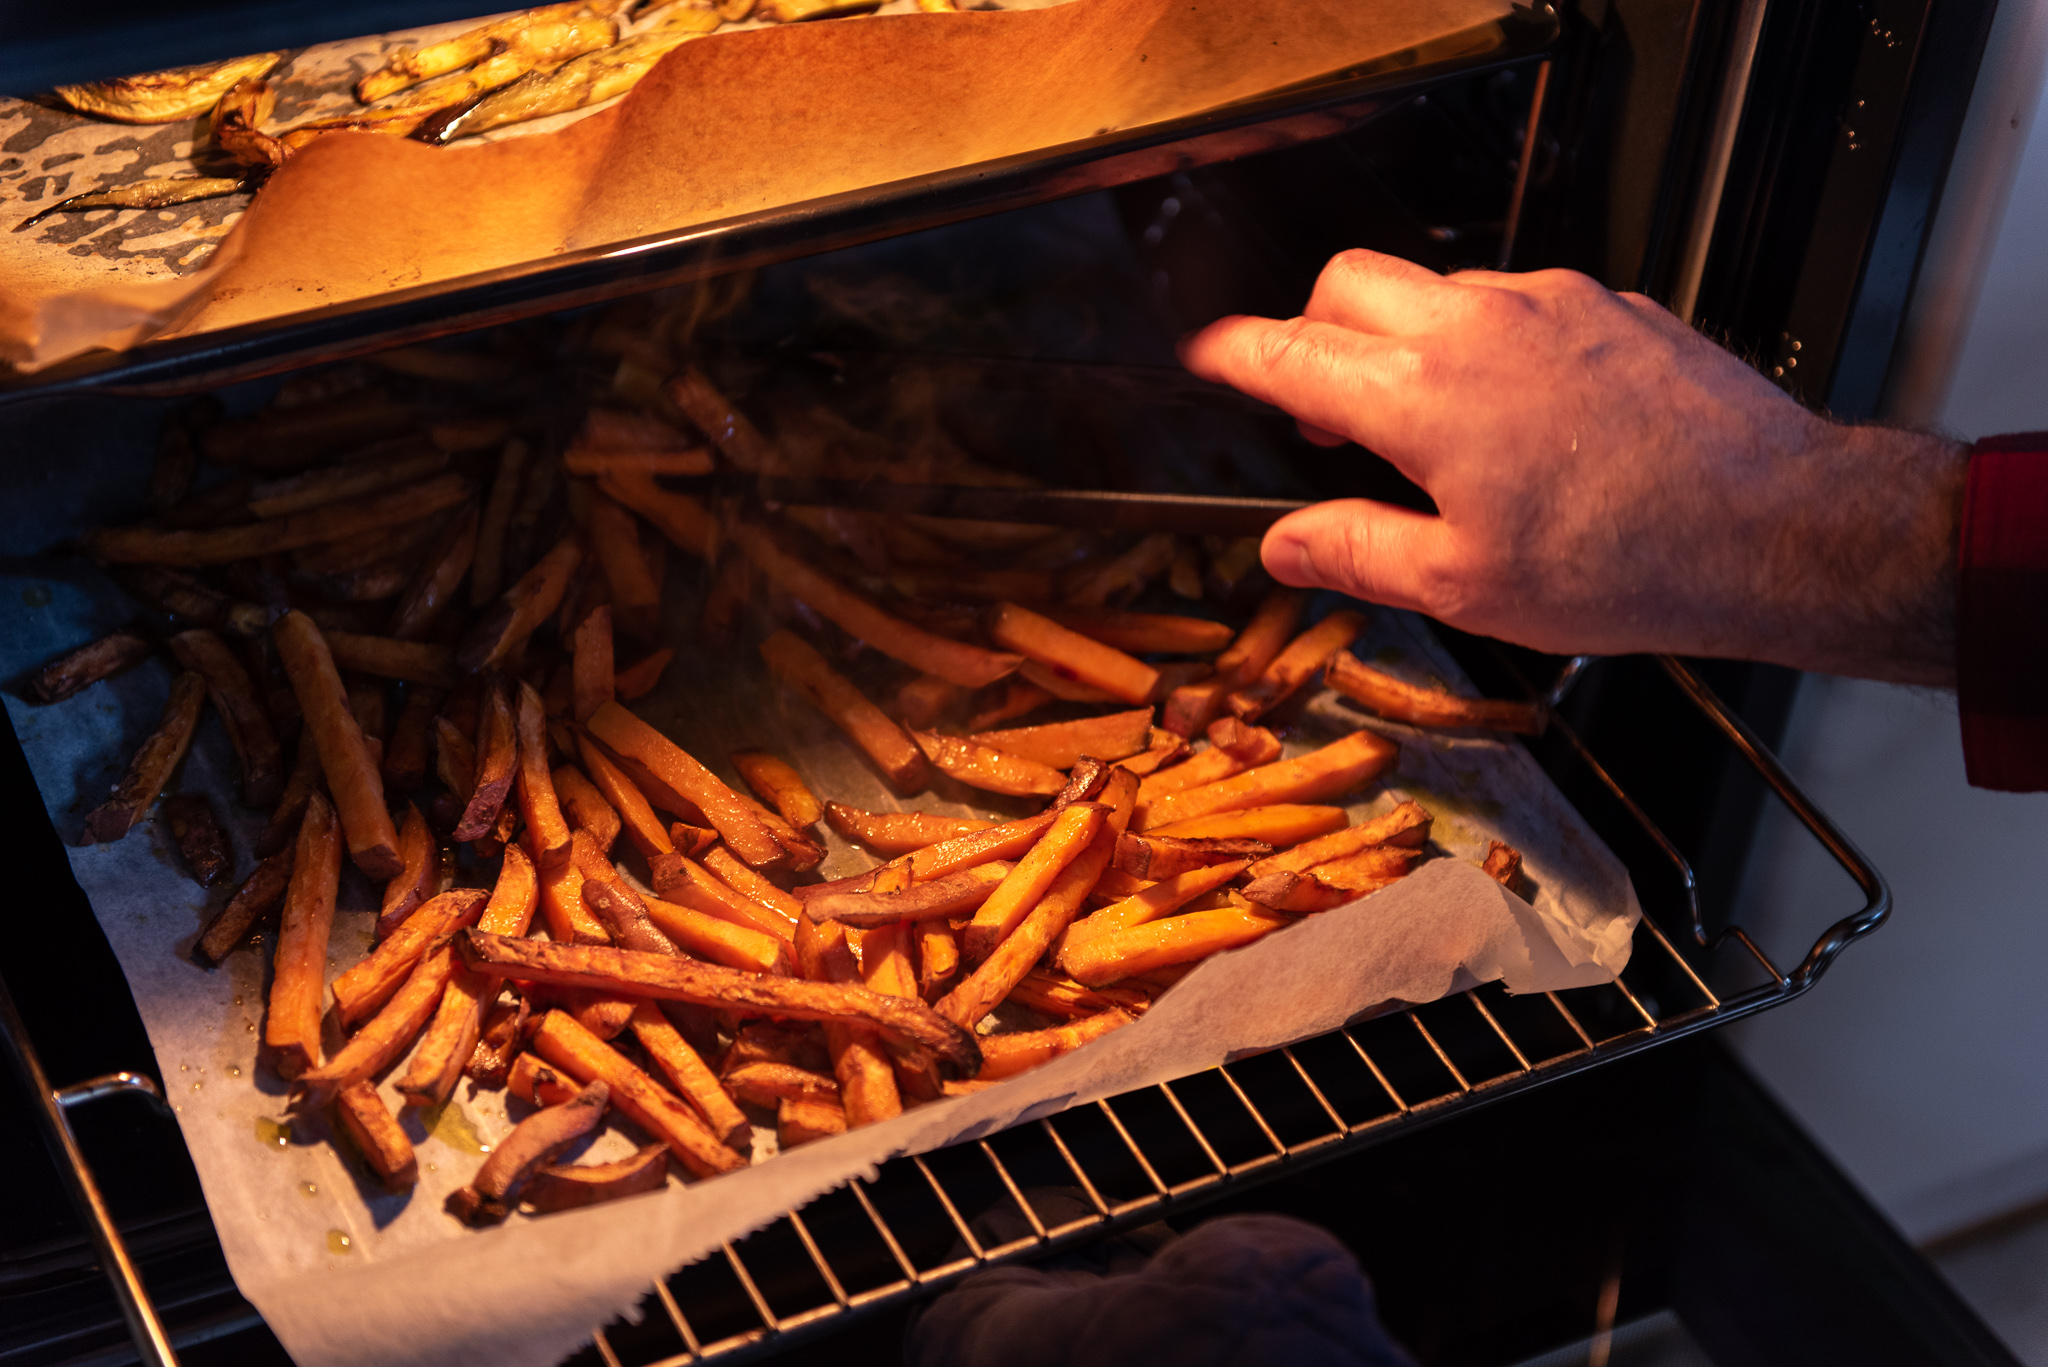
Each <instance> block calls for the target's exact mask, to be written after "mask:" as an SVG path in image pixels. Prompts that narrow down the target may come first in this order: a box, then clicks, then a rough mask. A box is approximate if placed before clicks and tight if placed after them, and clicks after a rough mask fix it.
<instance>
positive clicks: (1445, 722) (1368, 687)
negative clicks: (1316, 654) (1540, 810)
mask: <svg viewBox="0 0 2048 1367" xmlns="http://www.w3.org/2000/svg"><path fill="white" fill-rule="evenodd" d="M1323 682H1324V683H1326V684H1328V685H1329V686H1330V687H1331V688H1334V689H1335V690H1337V692H1339V693H1341V694H1343V695H1344V696H1345V697H1347V698H1349V699H1351V701H1353V702H1355V703H1357V704H1358V705H1359V706H1360V707H1363V708H1364V709H1365V710H1366V711H1368V712H1371V713H1373V714H1375V715H1377V716H1381V717H1385V718H1387V719H1388V720H1390V721H1405V722H1408V723H1409V724H1410V725H1413V726H1458V727H1465V726H1469V727H1475V728H1479V729H1483V730H1488V731H1509V732H1513V733H1514V734H1516V735H1520V736H1540V735H1542V734H1543V726H1544V721H1545V717H1544V712H1543V707H1542V704H1540V703H1535V702H1509V701H1504V700H1501V699H1495V698H1461V697H1459V696H1458V695H1457V694H1455V693H1447V692H1441V691H1439V690H1437V689H1433V688H1418V687H1417V686H1416V685H1414V684H1410V683H1403V682H1402V681H1401V680H1399V679H1397V678H1395V677H1394V676H1393V675H1391V674H1387V673H1383V672H1382V671H1380V670H1377V669H1374V668H1372V667H1371V666H1369V665H1366V664H1365V663H1363V662H1362V661H1360V660H1359V658H1358V657H1357V656H1356V655H1353V654H1352V653H1351V652H1350V651H1348V650H1340V651H1338V652H1337V653H1336V654H1335V655H1332V656H1331V657H1330V659H1329V662H1328V663H1327V664H1326V665H1325V666H1324V667H1323Z"/></svg>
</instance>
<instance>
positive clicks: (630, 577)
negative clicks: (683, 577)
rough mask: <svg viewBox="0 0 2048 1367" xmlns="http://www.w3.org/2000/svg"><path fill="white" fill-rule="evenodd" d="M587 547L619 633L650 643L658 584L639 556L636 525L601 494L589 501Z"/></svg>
mask: <svg viewBox="0 0 2048 1367" xmlns="http://www.w3.org/2000/svg"><path fill="white" fill-rule="evenodd" d="M590 545H591V550H592V551H593V553H595V555H596V556H597V563H598V566H599V567H600V569H602V571H603V572H604V578H605V583H606V584H607V585H608V586H609V587H610V589H611V600H612V619H613V620H614V621H615V622H617V623H618V626H619V630H621V631H623V632H625V633H626V634H627V635H628V636H632V637H634V638H636V639H638V640H642V641H651V640H653V639H654V636H655V633H656V632H657V631H658V630H659V629H660V627H661V585H660V584H659V583H658V582H656V580H655V578H654V575H653V573H652V571H651V569H650V567H649V565H648V563H647V557H646V556H644V555H642V554H641V553H640V525H639V523H638V522H637V521H636V520H635V519H634V517H633V514H631V513H630V512H628V511H626V509H624V508H622V507H620V506H619V505H618V504H617V503H614V502H613V501H612V500H611V499H609V498H607V497H605V496H604V495H603V494H596V495H593V496H592V498H591V500H590Z"/></svg>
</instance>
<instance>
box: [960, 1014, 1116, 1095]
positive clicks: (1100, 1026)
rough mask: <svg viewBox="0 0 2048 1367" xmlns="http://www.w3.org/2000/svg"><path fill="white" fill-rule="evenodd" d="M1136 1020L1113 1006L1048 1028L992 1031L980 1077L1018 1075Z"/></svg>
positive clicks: (987, 1078) (992, 1078)
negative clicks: (998, 1033)
mask: <svg viewBox="0 0 2048 1367" xmlns="http://www.w3.org/2000/svg"><path fill="white" fill-rule="evenodd" d="M1136 1020H1137V1017H1136V1016H1133V1015H1131V1014H1130V1013H1129V1012H1128V1011H1124V1010H1121V1009H1119V1008H1117V1007H1114V1006H1112V1007H1110V1008H1109V1009H1108V1010H1106V1011H1100V1012H1097V1013H1096V1014H1095V1015H1092V1016H1083V1017H1081V1018H1080V1019H1079V1020H1074V1021H1069V1022H1067V1023H1066V1024H1064V1025H1055V1026H1053V1027H1051V1028H1050V1029H1047V1030H1024V1031H1018V1032H1016V1033H1014V1034H1008V1035H990V1036H989V1037H988V1039H987V1040H986V1041H985V1043H984V1044H983V1048H982V1053H983V1056H984V1057H983V1061H982V1065H981V1072H980V1073H979V1074H978V1075H977V1079H976V1080H977V1081H982V1080H986V1081H991V1082H992V1081H995V1080H996V1079H998V1078H1006V1077H1015V1076H1017V1074H1019V1073H1023V1072H1028V1071H1029V1070H1031V1069H1033V1068H1036V1067H1037V1066H1038V1065H1039V1064H1041V1063H1050V1062H1052V1061H1053V1060H1054V1059H1056V1058H1058V1057H1059V1056H1060V1055H1061V1054H1070V1053H1072V1052H1073V1051H1074V1050H1076V1049H1079V1048H1080V1047H1081V1046H1082V1045H1084V1044H1088V1043H1092V1042H1093V1041H1095V1040H1098V1039H1101V1038H1102V1037H1103V1036H1104V1035H1106V1034H1108V1033H1109V1032H1110V1031H1112V1030H1117V1029H1121V1028H1122V1027H1123V1026H1126V1025H1130V1024H1132V1023H1133V1022H1135V1021H1136Z"/></svg>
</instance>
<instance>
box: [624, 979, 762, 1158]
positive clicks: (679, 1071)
mask: <svg viewBox="0 0 2048 1367" xmlns="http://www.w3.org/2000/svg"><path fill="white" fill-rule="evenodd" d="M632 1025H633V1038H634V1039H636V1040H638V1041H639V1042H640V1047H641V1048H642V1049H644V1050H646V1051H647V1057H649V1058H650V1059H652V1060H654V1066H655V1067H657V1068H659V1069H660V1070H661V1072H662V1075H663V1076H665V1077H666V1078H668V1080H669V1085H670V1086H672V1087H674V1088H675V1089H676V1091H677V1092H678V1093H679V1094H680V1095H681V1096H682V1097H683V1099H684V1100H686V1101H688V1102H689V1103H690V1104H691V1105H692V1106H695V1107H696V1108H697V1114H698V1115H700V1116H702V1117H703V1119H704V1123H705V1124H706V1125H708V1126H709V1127H710V1129H711V1133H712V1134H714V1135H716V1136H717V1137H718V1140H719V1142H721V1143H723V1144H726V1145H729V1146H732V1147H734V1148H738V1147H740V1146H742V1145H744V1144H745V1143H746V1139H747V1134H748V1132H749V1130H750V1129H751V1128H752V1127H751V1126H750V1125H749V1124H748V1122H747V1117H746V1115H745V1113H744V1112H742V1111H741V1110H740V1108H739V1106H738V1105H737V1104H736V1103H735V1102H734V1101H733V1099H732V1094H731V1093H729V1092H728V1091H727V1090H726V1088H725V1086H724V1084H722V1083H721V1082H720V1081H719V1080H718V1075H717V1074H716V1073H714V1072H712V1071H711V1068H710V1066H709V1065H707V1064H706V1063H705V1062H704V1059H703V1057H702V1056H701V1055H700V1054H698V1052H697V1051H696V1050H695V1049H692V1048H691V1047H690V1042H689V1041H688V1040H686V1039H684V1038H683V1036H682V1032H681V1031H679V1030H677V1029H676V1028H675V1026H673V1025H671V1024H670V1023H669V1020H668V1017H666V1016H664V1015H662V1014H661V1012H660V1011H659V1010H658V1009H657V1008H656V1007H655V1006H654V1005H653V1004H652V1003H651V1002H641V1003H640V1004H639V1005H638V1006H636V1007H635V1008H634V1009H633V1022H632Z"/></svg>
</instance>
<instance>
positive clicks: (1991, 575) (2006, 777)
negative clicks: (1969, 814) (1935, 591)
mask: <svg viewBox="0 0 2048 1367" xmlns="http://www.w3.org/2000/svg"><path fill="white" fill-rule="evenodd" d="M1956 569H1957V573H1956V704H1957V708H1958V710H1959V711H1960V713H1961V715H1962V724H1963V763H1964V766H1965V768H1966V770H1967V772H1968V774H1969V778H1970V782H1971V784H1972V785H1974V786H1975V787H1978V788H1996V789H2001V790H2003V791H2006V792H2036V791H2040V790H2042V789H2048V432H2029V433H2022V434H2019V435H2015V436H2004V437H1987V438H1985V439H1984V440H1983V441H1980V442H1978V443H1977V445H1976V447H1975V448H1974V449H1973V450H1972V451H1971V453H1970V472H1969V479H1968V483H1967V484H1966V486H1965V489H1964V494H1963V523H1962V529H1961V546H1960V550H1959V555H1958V561H1957V567H1956Z"/></svg>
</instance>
